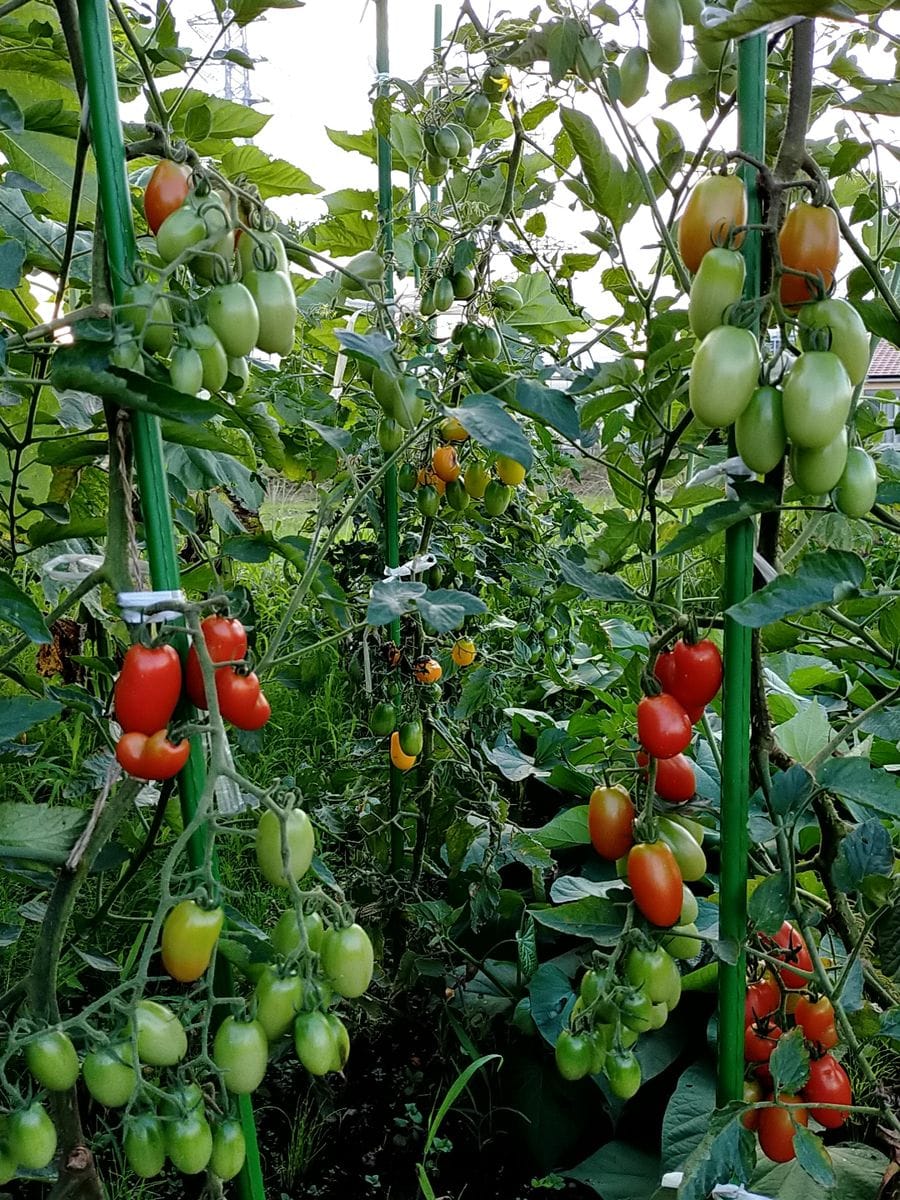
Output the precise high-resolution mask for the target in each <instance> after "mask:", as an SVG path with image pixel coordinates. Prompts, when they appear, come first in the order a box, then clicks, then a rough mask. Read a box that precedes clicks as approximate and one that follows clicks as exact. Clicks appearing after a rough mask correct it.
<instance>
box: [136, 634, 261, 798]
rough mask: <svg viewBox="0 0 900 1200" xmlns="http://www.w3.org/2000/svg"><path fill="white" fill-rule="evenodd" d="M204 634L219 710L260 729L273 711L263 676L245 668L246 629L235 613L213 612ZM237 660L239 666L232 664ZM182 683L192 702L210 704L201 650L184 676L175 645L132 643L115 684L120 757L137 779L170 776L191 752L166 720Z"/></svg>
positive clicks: (192, 651)
mask: <svg viewBox="0 0 900 1200" xmlns="http://www.w3.org/2000/svg"><path fill="white" fill-rule="evenodd" d="M202 629H203V637H204V640H205V642H206V645H207V648H208V650H209V653H210V657H211V658H212V661H213V662H214V663H227V664H228V665H227V666H222V667H218V668H217V669H216V672H215V680H216V695H217V697H218V700H219V709H220V712H221V714H222V716H223V717H224V718H225V720H226V721H230V722H231V724H232V725H234V726H236V727H237V728H238V729H260V728H262V726H263V725H265V723H266V722H267V721H268V719H269V717H270V716H271V715H272V709H271V707H270V706H269V702H268V701H267V700H266V698H265V696H264V695H263V692H262V689H261V688H260V683H259V679H258V678H257V676H256V675H255V674H254V673H253V672H252V671H250V672H245V671H244V670H242V669H241V667H240V663H241V661H242V660H243V659H244V658H245V656H246V654H247V633H246V631H245V629H244V627H243V625H242V624H241V622H240V621H238V620H237V619H236V618H234V617H224V616H211V617H207V618H206V619H205V620H204V621H203V623H202ZM234 664H237V665H234ZM182 685H183V686H184V690H185V691H186V692H187V696H188V698H189V699H190V701H191V703H192V704H194V705H195V706H196V707H197V708H202V709H205V708H208V707H209V706H208V704H207V699H206V692H205V690H204V687H203V674H202V671H201V668H200V660H199V658H198V656H197V651H196V650H195V648H194V647H193V646H192V647H191V648H190V650H189V651H188V657H187V665H186V670H185V672H184V678H183V679H182V670H181V660H180V659H179V657H178V653H177V651H176V650H175V649H174V647H172V646H166V645H160V646H143V645H141V644H139V643H138V644H135V645H133V646H129V648H128V649H127V650H126V651H125V656H124V658H123V660H122V670H121V671H120V673H119V677H118V679H117V680H116V684H115V688H114V689H113V712H114V715H115V718H116V720H117V721H118V722H119V724H120V725H121V727H122V736H121V737H120V738H119V740H118V742H117V743H116V758H117V759H118V761H119V764H120V765H121V767H122V768H123V770H125V771H127V773H128V774H129V775H132V776H134V778H135V779H148V780H163V779H172V778H173V777H174V776H175V775H177V774H178V772H179V771H180V770H181V769H182V768H183V767H184V765H185V763H186V762H187V760H188V758H189V757H190V753H191V747H190V742H189V741H188V740H187V739H186V738H183V739H181V740H180V741H178V742H172V741H170V740H169V736H168V725H169V722H170V721H171V719H172V715H173V713H174V712H175V709H176V707H177V705H178V702H179V700H180V699H181V693H182Z"/></svg>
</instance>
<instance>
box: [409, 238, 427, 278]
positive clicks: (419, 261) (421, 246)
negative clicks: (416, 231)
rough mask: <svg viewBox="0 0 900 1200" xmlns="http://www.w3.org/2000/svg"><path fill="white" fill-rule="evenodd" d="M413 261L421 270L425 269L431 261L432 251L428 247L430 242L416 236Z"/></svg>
mask: <svg viewBox="0 0 900 1200" xmlns="http://www.w3.org/2000/svg"><path fill="white" fill-rule="evenodd" d="M413 262H414V263H415V264H416V266H417V267H418V268H419V270H420V271H424V270H425V268H426V267H427V266H428V264H429V263H430V262H431V251H430V250H429V249H428V243H427V242H426V241H423V240H422V239H421V238H416V240H415V241H414V242H413Z"/></svg>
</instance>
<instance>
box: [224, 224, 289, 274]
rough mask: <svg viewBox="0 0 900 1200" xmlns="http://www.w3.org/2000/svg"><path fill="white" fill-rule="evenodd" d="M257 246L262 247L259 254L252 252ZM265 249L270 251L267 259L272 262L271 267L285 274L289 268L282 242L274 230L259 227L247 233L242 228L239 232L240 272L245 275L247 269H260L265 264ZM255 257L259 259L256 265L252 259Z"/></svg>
mask: <svg viewBox="0 0 900 1200" xmlns="http://www.w3.org/2000/svg"><path fill="white" fill-rule="evenodd" d="M257 246H261V247H263V248H264V249H262V250H261V252H260V254H259V255H255V254H254V251H255V250H256V248H257ZM266 250H271V251H272V255H273V257H272V259H271V260H269V261H270V262H271V263H272V264H273V268H272V269H273V270H275V271H281V272H282V273H283V274H284V275H287V274H288V272H289V271H290V269H291V268H290V264H289V263H288V256H287V251H286V250H285V248H284V242H283V241H282V240H281V238H280V237H279V236H278V234H277V233H275V232H274V230H265V231H263V230H261V229H254V230H253V231H252V232H249V233H248V232H247V230H244V232H243V233H242V234H241V237H240V239H239V241H238V248H237V251H238V259H239V260H240V264H241V271H242V273H243V274H245V275H246V273H247V272H248V271H253V270H256V269H259V270H262V269H263V268H264V266H265V264H266ZM256 259H259V264H258V267H257V262H256V261H254V260H256Z"/></svg>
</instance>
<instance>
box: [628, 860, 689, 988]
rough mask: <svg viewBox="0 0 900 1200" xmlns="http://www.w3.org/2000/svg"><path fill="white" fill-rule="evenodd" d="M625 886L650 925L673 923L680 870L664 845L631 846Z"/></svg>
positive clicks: (678, 908)
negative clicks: (628, 886) (631, 893)
mask: <svg viewBox="0 0 900 1200" xmlns="http://www.w3.org/2000/svg"><path fill="white" fill-rule="evenodd" d="M628 883H629V885H630V886H631V890H632V892H633V893H634V902H635V904H636V905H637V907H638V909H639V910H640V912H641V913H643V915H644V916H645V917H646V918H647V920H648V921H649V922H650V923H651V924H652V925H660V926H663V927H666V926H669V925H675V924H676V923H677V921H678V918H679V916H680V915H681V900H682V878H681V871H680V870H679V869H678V863H677V862H676V861H675V855H674V854H673V853H672V851H671V850H670V849H669V847H668V846H667V845H666V843H665V842H641V843H639V844H638V845H636V846H632V847H631V849H630V850H629V852H628ZM651 998H652V997H651Z"/></svg>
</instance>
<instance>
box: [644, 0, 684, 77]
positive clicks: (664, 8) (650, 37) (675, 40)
mask: <svg viewBox="0 0 900 1200" xmlns="http://www.w3.org/2000/svg"><path fill="white" fill-rule="evenodd" d="M644 24H645V25H646V27H647V51H648V53H649V55H650V61H651V62H652V63H653V65H654V67H656V69H657V71H660V72H661V73H662V74H663V75H674V74H675V72H676V71H677V70H678V68H679V67H680V66H681V60H682V58H683V57H684V46H683V44H682V40H681V5H680V4H679V3H678V0H646V2H645V4H644Z"/></svg>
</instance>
